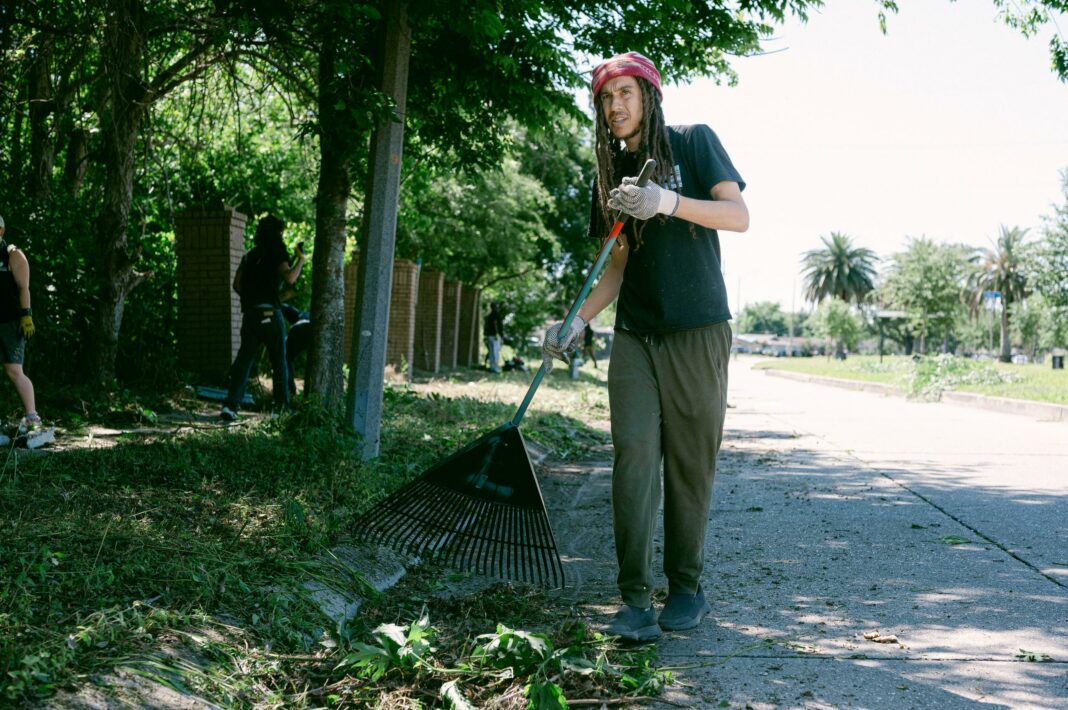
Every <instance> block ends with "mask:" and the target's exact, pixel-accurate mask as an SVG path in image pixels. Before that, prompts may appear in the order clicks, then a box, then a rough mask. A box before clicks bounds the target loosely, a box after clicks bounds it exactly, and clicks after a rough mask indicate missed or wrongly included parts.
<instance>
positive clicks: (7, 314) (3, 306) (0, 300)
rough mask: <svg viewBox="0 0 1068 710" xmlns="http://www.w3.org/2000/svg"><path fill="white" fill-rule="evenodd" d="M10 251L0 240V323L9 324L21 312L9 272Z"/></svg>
mask: <svg viewBox="0 0 1068 710" xmlns="http://www.w3.org/2000/svg"><path fill="white" fill-rule="evenodd" d="M11 249H14V247H10V248H9V247H8V245H7V242H5V241H4V240H3V239H0V323H10V322H11V321H13V320H15V319H17V318H18V317H19V314H20V313H21V312H22V306H21V305H19V285H18V283H16V281H15V274H13V273H12V272H11Z"/></svg>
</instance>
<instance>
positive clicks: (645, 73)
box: [593, 52, 664, 101]
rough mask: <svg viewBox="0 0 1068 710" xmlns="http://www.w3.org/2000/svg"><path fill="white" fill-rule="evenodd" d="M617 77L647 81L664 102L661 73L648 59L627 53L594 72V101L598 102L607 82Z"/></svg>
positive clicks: (603, 64) (600, 66)
mask: <svg viewBox="0 0 1068 710" xmlns="http://www.w3.org/2000/svg"><path fill="white" fill-rule="evenodd" d="M617 76H637V77H641V78H642V79H645V80H646V81H648V82H649V83H650V84H652V85H653V88H654V89H656V93H657V95H658V96H659V97H660V100H661V101H663V100H664V92H662V91H661V90H660V72H658V71H657V70H656V67H655V66H654V65H653V63H652V62H651V61H649V60H648V59H647V58H645V57H643V56H642V55H640V54H638V53H637V52H627V53H626V54H617V55H616V56H614V57H612V58H611V59H606V60H604V61H603V62H601V63H600V64H599V65H598V66H597V68H596V69H594V70H593V98H594V101H596V100H597V94H599V93H600V91H601V87H602V86H604V85H605V82H607V81H608V80H609V79H615V78H616V77H617Z"/></svg>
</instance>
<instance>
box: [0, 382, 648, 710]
mask: <svg viewBox="0 0 1068 710" xmlns="http://www.w3.org/2000/svg"><path fill="white" fill-rule="evenodd" d="M499 382H500V381H499V380H498V381H495V382H494V384H493V387H497V386H498V383H499ZM506 382H510V383H511V385H512V386H515V387H516V388H520V387H522V386H523V381H522V380H521V379H520V378H519V377H515V378H514V379H513V380H511V381H506ZM445 384H447V383H445ZM560 384H561V385H563V386H562V387H560V388H559V390H557V389H556V386H555V384H554V385H552V386H549V387H547V388H546V394H548V395H550V396H551V398H555V400H554V407H557V408H558V409H559V410H561V411H577V408H578V407H579V406H581V403H580V398H581V397H582V396H585V397H586V398H587V400H589V401H595V400H597V398H598V397H601V396H603V395H601V394H598V393H597V392H596V391H593V390H592V389H591V388H595V387H599V386H600V387H602V388H603V385H597V384H593V383H586V382H582V383H578V385H579V386H578V387H576V386H575V385H574V384H573V383H563V382H562V383H560ZM449 386H451V385H449ZM456 387H457V388H463V392H462V393H459V392H451V391H446V392H436V393H435V394H433V395H432V396H431V395H429V394H428V392H427V391H426V388H422V387H420V386H407V385H402V386H395V385H390V386H387V388H386V390H385V397H384V400H385V416H384V417H383V432H382V448H381V455H380V456H379V458H378V459H376V460H375V461H373V462H364V461H362V460H361V459H360V457H359V455H358V443H359V442H358V440H357V438H356V437H355V435H353V434H352V433H351V432H349V431H347V430H346V429H345V428H344V427H343V426H342V425H341V424H340V422H339V420H338V418H337V416H336V413H334V412H330V411H327V410H324V409H322V408H320V407H317V406H315V405H314V404H306V405H305V406H304V407H303V408H302V409H301V411H300V412H299V413H298V414H296V415H291V416H285V417H281V418H279V419H276V420H267V421H262V422H258V423H257V422H255V421H252V422H250V423H248V424H245V425H243V426H240V427H235V428H231V429H216V428H211V427H202V428H194V429H192V430H186V431H184V432H182V433H171V434H160V435H159V436H156V437H155V438H154V439H151V440H146V439H139V440H129V441H121V442H120V443H118V444H117V445H116V446H113V447H110V448H107V449H91V450H90V449H82V450H69V451H60V452H57V453H53V454H50V455H47V456H32V457H18V456H11V457H9V458H8V459H7V462H6V464H5V468H4V469H3V471H0V540H3V544H2V545H0V705H10V704H25V705H37V704H40V702H41V701H42V700H44V699H46V698H48V697H50V696H52V695H53V694H54V693H55V692H56V691H57V690H58V689H61V688H70V687H74V686H76V685H77V684H79V683H83V682H86V680H87V679H88V678H92V677H104V676H106V674H107V673H110V672H113V671H115V670H116V669H125V670H126V671H129V672H131V673H136V674H138V675H142V676H144V677H150V678H152V679H154V680H155V681H157V682H164V683H168V684H171V685H173V686H175V687H178V686H179V685H180V687H181V688H183V689H184V690H185V691H188V692H196V693H198V694H201V695H202V696H203V697H205V698H208V699H211V700H213V701H215V702H217V703H219V704H222V705H227V706H229V705H234V704H237V705H269V706H275V707H278V706H287V707H288V706H296V707H300V706H301V705H305V704H322V702H324V701H326V702H338V703H344V702H349V703H350V704H355V705H359V704H360V703H359V702H355V701H352V698H353V697H357V696H360V695H361V693H371V692H372V691H370V690H367V688H371V687H375V688H377V689H376V690H375V691H373V692H378V691H379V690H381V687H378V686H375V684H374V683H371V682H370V681H368V680H366V679H363V680H360V681H359V682H353V681H351V680H349V681H346V679H345V675H346V674H347V672H348V670H349V669H347V668H338V665H339V663H340V661H341V660H342V659H344V658H347V657H349V656H350V655H351V654H354V653H359V652H360V648H361V647H360V646H359V645H358V644H361V643H362V644H365V645H366V646H374V645H375V644H378V645H379V647H380V648H384V647H383V646H382V644H383V643H385V642H386V641H385V640H386V639H391V638H394V636H391V635H390V633H392V632H390V633H386V632H385V631H383V632H381V633H380V634H379V635H378V636H375V634H374V628H377V627H378V626H379V625H381V624H395V625H397V627H398V628H399V629H404V634H405V636H404V643H405V644H407V646H404V647H402V646H398V647H397V648H396V649H393V652H394V653H395V654H396V656H397V658H401V657H402V652H401V650H400V649H401V648H409V649H411V652H410V653H409V652H404V653H405V654H406V655H403V657H404V658H406V659H408V660H411V659H412V658H415V657H427V658H429V657H431V656H432V657H434V658H435V659H437V660H436V663H437V665H436V666H435V668H449V667H451V668H452V669H454V670H456V669H457V663H458V662H459V660H457V659H461V658H467V657H468V656H469V655H470V650H471V649H472V648H474V646H475V645H476V642H475V640H474V639H476V637H478V636H479V635H481V634H485V633H494V631H493V630H494V629H495V628H496V625H497V624H498V623H499V624H502V625H505V626H507V627H508V628H509V629H513V630H516V629H523V628H529V625H530V624H539V623H540V624H548V620H547V618H546V617H545V616H544V609H543V606H544V604H543V602H544V599H543V598H541V599H540V600H539V597H537V596H536V595H530V594H527V593H526V590H524V591H523V592H522V593H517V592H515V591H512V590H510V589H509V590H491V591H489V592H487V593H484V594H481V595H477V597H476V598H473V599H470V600H467V601H464V602H462V603H459V602H457V603H452V602H439V603H437V605H436V606H433V607H431V608H430V610H429V612H428V613H429V614H430V617H429V618H434V619H436V620H437V629H436V630H435V632H434V633H435V635H433V636H427V637H424V638H420V639H415V638H411V637H410V635H411V634H412V633H413V625H414V629H415V631H416V633H418V629H419V628H422V627H420V625H419V619H421V618H422V616H421V615H420V613H419V609H413V608H411V605H412V602H411V601H410V600H411V599H413V598H420V599H425V598H426V595H427V594H428V590H429V589H430V587H431V586H432V585H430V584H429V583H428V584H427V585H426V586H425V587H423V588H421V589H419V591H418V592H413V591H407V592H406V591H404V590H403V589H402V590H400V591H398V592H396V593H391V594H390V595H388V597H389V599H388V600H387V599H386V598H384V597H382V596H381V595H375V594H373V593H371V592H370V591H369V590H368V589H367V587H366V584H365V583H364V582H363V581H362V580H360V579H358V578H356V577H355V576H354V575H353V574H352V573H351V572H349V571H348V570H347V569H346V568H344V567H343V566H342V565H340V564H339V563H337V562H336V561H335V560H333V559H332V558H331V556H330V554H329V549H330V547H332V546H334V545H336V544H338V543H339V542H340V541H342V540H343V539H344V538H345V536H346V535H347V533H348V532H349V530H350V527H351V524H352V521H353V520H354V518H355V516H357V515H358V514H360V513H361V512H363V511H364V510H366V509H367V508H368V507H369V506H371V505H373V504H374V503H375V502H376V501H377V500H379V499H381V498H382V497H384V496H386V495H388V494H389V493H390V492H392V491H394V490H396V489H397V488H399V487H400V486H402V485H404V484H405V483H407V482H408V481H410V480H412V479H413V478H414V477H415V476H417V475H419V473H421V472H422V471H423V470H425V469H426V468H428V467H429V466H430V465H431V464H432V463H434V462H435V461H436V460H439V459H440V458H442V457H443V456H445V455H447V454H450V453H452V452H453V451H454V450H455V449H456V448H457V447H458V446H459V445H461V444H463V443H466V442H467V441H468V440H469V439H471V438H474V436H476V435H477V434H479V433H482V432H484V431H487V430H489V429H492V428H495V427H496V426H498V425H499V424H500V423H501V422H502V421H504V420H506V419H507V418H508V417H510V416H511V414H512V411H513V410H512V405H511V404H505V403H502V402H499V401H495V400H494V399H493V398H492V397H491V396H490V395H488V394H487V392H492V391H495V390H493V389H491V388H490V387H489V386H486V387H483V386H482V383H480V382H479V381H477V380H470V379H468V380H466V381H463V382H458V383H457V384H456ZM584 388H585V389H584ZM584 392H585V394H583V393H584ZM56 397H57V398H56V399H55V400H54V401H53V402H52V404H51V405H50V406H51V408H50V409H49V410H48V411H49V412H50V413H52V412H55V414H54V415H53V416H54V417H55V420H56V421H59V422H62V423H64V424H65V425H66V426H68V427H82V428H88V427H89V426H90V425H93V426H96V425H100V424H101V423H103V422H106V423H107V424H108V425H109V426H119V425H130V426H137V427H141V426H144V425H145V424H153V423H157V422H159V421H161V418H162V417H164V415H167V414H169V413H172V412H175V411H181V410H188V409H192V408H193V407H195V406H196V403H195V402H193V401H191V400H190V399H189V398H188V395H186V394H184V393H183V394H180V395H179V397H177V398H173V399H170V400H166V399H165V398H161V397H153V398H152V399H140V398H138V397H137V396H136V395H134V394H132V393H129V392H121V393H118V394H115V395H94V396H92V397H89V396H85V395H83V394H80V393H77V392H75V391H70V392H66V393H62V397H60V396H56ZM569 408H571V409H570V410H569ZM532 414H533V416H532V417H531V421H530V422H529V425H525V431H526V432H527V433H528V434H530V435H531V438H534V439H538V440H539V441H540V442H542V444H543V445H546V446H548V447H549V448H550V450H551V453H552V454H553V455H554V456H558V457H567V456H573V455H574V456H578V455H582V452H583V451H584V450H586V449H584V448H583V447H587V446H593V445H596V443H597V442H601V441H602V440H603V435H602V434H600V433H599V432H597V431H595V430H593V429H591V428H589V427H588V426H586V425H585V424H583V423H582V422H581V421H579V420H578V419H571V418H568V417H563V416H561V415H558V414H552V413H547V412H545V411H544V410H540V411H537V412H532ZM543 429H544V430H543ZM75 431H77V430H76V429H75ZM70 436H72V437H73V436H75V434H70ZM576 442H577V443H576ZM16 466H17V467H18V468H17V471H18V475H17V476H15V475H13V473H14V471H15V467H16ZM440 580H441V578H440V577H439V578H436V579H435V580H434V581H435V583H437V584H439V585H440V583H441V581H440ZM316 581H318V582H321V583H323V584H333V585H342V586H344V587H345V588H347V589H349V590H353V591H358V592H360V593H361V594H362V595H363V598H364V604H365V609H366V610H367V615H368V618H371V617H374V616H375V615H376V614H377V615H378V617H379V618H377V619H376V621H375V623H374V625H373V628H370V627H369V626H368V623H367V622H366V621H365V620H364V612H363V611H361V617H360V618H358V619H357V620H356V621H354V622H351V623H343V624H341V625H338V624H336V623H335V622H334V621H332V620H331V619H329V618H327V617H326V616H325V615H324V613H323V611H321V610H320V608H319V607H318V605H317V604H316V603H315V601H314V600H313V599H312V598H311V597H310V595H309V592H308V590H307V589H306V588H305V585H306V584H307V583H309V582H316ZM539 603H542V606H541V607H539V606H538V605H539ZM390 604H393V605H394V606H392V607H390V606H389V605H390ZM376 609H378V611H376ZM389 609H392V611H390V612H388V613H390V614H392V616H393V618H389V619H386V618H380V617H381V616H382V614H384V613H386V610H389ZM402 612H403V613H402ZM412 619H415V621H412ZM206 630H211V632H212V634H214V635H216V636H218V638H215V640H212V641H211V642H204V641H203V639H201V636H203V635H204V634H205V633H206ZM382 633H384V634H385V636H382ZM426 633H427V634H430V627H429V626H427V627H426ZM197 639H200V640H197ZM424 640H425V641H427V642H428V643H429V642H431V641H433V644H432V645H433V646H434V647H435V648H437V647H438V646H439V645H440V647H441V649H442V650H441V651H435V650H434V649H431V648H429V647H427V648H425V649H424V648H422V646H421V645H420V644H422V643H423V641H424ZM551 640H552V642H553V643H554V644H559V641H558V640H557V639H556V638H555V637H551ZM477 643H485V641H479V642H477ZM171 646H175V647H177V648H179V649H186V650H188V651H189V652H190V653H191V654H193V655H194V656H195V657H196V659H197V662H192V661H190V660H187V659H184V658H183V657H179V656H175V655H174V654H172V653H168V652H166V649H167V648H169V647H171ZM567 647H569V645H568V646H565V648H567ZM465 648H466V649H468V650H467V651H465V650H464V649H465ZM554 648H555V649H559V648H561V647H560V646H559V645H554ZM364 650H366V649H364ZM432 651H433V653H432ZM411 653H415V654H416V655H415V656H412V655H411ZM464 654H467V656H465V655H464ZM565 655H566V654H565ZM383 658H386V657H385V656H383ZM470 672H471V671H464V672H463V673H464V674H469V673H470ZM481 673H482V671H479V672H478V674H476V676H475V677H477V678H480V679H481V678H482V675H481ZM413 674H414V676H413ZM420 674H422V675H420ZM464 674H452V675H450V674H449V673H445V672H443V671H440V670H435V671H434V672H433V673H430V672H429V671H428V670H427V669H425V668H423V669H422V670H420V669H419V668H416V667H415V666H413V667H411V668H408V669H407V670H402V671H398V672H397V675H398V677H403V678H406V679H407V678H409V676H412V677H416V678H422V677H424V676H425V678H426V679H428V680H427V682H428V683H429V686H426V687H423V686H422V685H420V683H422V681H420V683H415V684H413V685H412V686H411V688H412V689H413V690H412V692H413V693H415V694H416V696H417V697H420V698H422V697H423V696H425V695H426V694H427V693H431V694H432V696H433V697H434V698H443V697H445V696H446V695H448V694H451V695H452V696H455V697H457V698H459V697H462V696H464V695H471V694H472V693H473V694H474V695H473V697H480V698H481V697H488V696H485V695H484V694H485V693H490V692H492V689H489V688H487V689H477V690H472V689H471V688H470V687H469V685H470V684H469V683H468V681H466V680H464V678H466V677H468V676H467V675H464ZM454 675H455V676H457V677H459V683H458V684H454V685H453V686H451V688H452V690H448V691H446V690H445V689H444V688H443V681H442V679H443V678H445V679H447V680H455V679H456V677H454ZM391 677H392V676H391V675H390V674H389V673H386V674H385V675H383V677H382V678H380V680H379V682H385V681H386V680H388V679H389V678H391ZM642 677H644V676H642ZM405 682H408V681H407V680H406V681H405ZM540 682H542V681H541V680H538V679H535V680H533V681H531V683H540ZM510 685H511V681H508V682H505V681H503V680H502V681H501V683H500V684H498V685H497V686H494V687H495V688H496V689H497V690H501V691H502V692H505V691H507V688H508V687H510ZM502 686H504V687H502ZM324 689H325V690H324ZM513 690H514V691H515V692H516V693H521V692H522V690H523V688H522V686H519V687H516V688H514V689H513ZM313 691H315V692H313ZM388 692H393V691H392V690H390V691H388ZM398 692H407V691H405V690H402V691H398ZM534 692H536V693H537V692H541V691H539V690H537V689H535V691H534ZM364 697H372V696H370V695H365V696H364ZM424 700H425V698H424ZM413 702H422V700H420V701H413Z"/></svg>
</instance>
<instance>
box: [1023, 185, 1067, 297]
mask: <svg viewBox="0 0 1068 710" xmlns="http://www.w3.org/2000/svg"><path fill="white" fill-rule="evenodd" d="M1061 181H1062V189H1063V191H1064V197H1065V200H1064V204H1062V205H1059V206H1058V207H1056V209H1055V211H1054V214H1053V215H1052V216H1051V217H1047V218H1046V220H1045V227H1044V229H1043V232H1042V238H1041V239H1040V240H1039V241H1038V242H1037V243H1035V244H1033V245H1032V248H1031V250H1030V252H1029V253H1028V255H1027V257H1028V258H1027V278H1028V281H1029V282H1030V284H1031V285H1032V286H1033V287H1034V290H1035V291H1037V292H1038V293H1041V294H1042V295H1043V297H1044V298H1045V299H1046V301H1047V302H1048V303H1049V304H1050V306H1052V307H1055V308H1068V170H1065V171H1063V172H1062V173H1061Z"/></svg>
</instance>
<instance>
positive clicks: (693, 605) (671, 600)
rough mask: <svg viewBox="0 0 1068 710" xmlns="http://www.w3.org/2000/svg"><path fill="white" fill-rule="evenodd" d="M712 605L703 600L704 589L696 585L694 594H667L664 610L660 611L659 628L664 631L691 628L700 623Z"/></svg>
mask: <svg viewBox="0 0 1068 710" xmlns="http://www.w3.org/2000/svg"><path fill="white" fill-rule="evenodd" d="M710 611H712V607H710V606H709V605H708V602H707V601H705V590H703V589H702V588H701V587H700V586H698V587H697V593H696V594H675V593H670V594H668V598H667V602H666V603H665V604H664V610H663V611H661V612H660V619H659V622H660V628H662V629H663V630H664V631H682V630H684V629H692V628H693V627H695V626H697V625H698V624H700V623H701V620H702V619H704V618H705V614H707V613H708V612H710Z"/></svg>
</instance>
